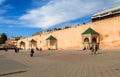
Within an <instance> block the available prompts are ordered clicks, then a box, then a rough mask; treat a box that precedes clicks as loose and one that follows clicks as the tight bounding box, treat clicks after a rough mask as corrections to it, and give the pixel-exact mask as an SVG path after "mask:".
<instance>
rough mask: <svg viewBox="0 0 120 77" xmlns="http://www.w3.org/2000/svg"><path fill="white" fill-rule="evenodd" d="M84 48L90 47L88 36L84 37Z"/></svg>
mask: <svg viewBox="0 0 120 77" xmlns="http://www.w3.org/2000/svg"><path fill="white" fill-rule="evenodd" d="M84 48H86V49H89V48H90V45H89V38H87V37H86V38H85V39H84Z"/></svg>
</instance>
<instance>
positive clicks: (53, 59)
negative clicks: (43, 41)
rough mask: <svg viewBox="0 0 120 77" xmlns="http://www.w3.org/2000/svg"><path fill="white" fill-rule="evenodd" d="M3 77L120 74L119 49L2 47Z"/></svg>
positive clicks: (0, 72)
mask: <svg viewBox="0 0 120 77" xmlns="http://www.w3.org/2000/svg"><path fill="white" fill-rule="evenodd" d="M0 77H120V50H99V51H98V52H97V54H96V55H91V54H90V51H80V50H66V51H60V50H59V51H43V52H38V51H36V52H35V54H34V57H30V52H29V51H27V50H24V51H23V50H22V51H20V52H19V53H14V51H12V50H11V51H8V52H5V51H0Z"/></svg>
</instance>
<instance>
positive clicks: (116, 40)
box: [18, 16, 120, 49]
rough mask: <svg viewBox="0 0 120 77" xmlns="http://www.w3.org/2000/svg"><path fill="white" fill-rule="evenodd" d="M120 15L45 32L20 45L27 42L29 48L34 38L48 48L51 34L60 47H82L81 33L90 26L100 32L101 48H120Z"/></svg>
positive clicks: (25, 40) (43, 47)
mask: <svg viewBox="0 0 120 77" xmlns="http://www.w3.org/2000/svg"><path fill="white" fill-rule="evenodd" d="M119 21H120V16H117V17H112V18H108V19H104V20H101V21H96V22H91V23H88V24H84V25H80V26H75V27H72V28H68V29H63V30H59V31H52V32H49V33H46V34H45V33H43V34H39V35H35V36H31V37H28V38H25V39H21V40H19V41H18V47H19V43H20V41H24V42H25V43H26V46H25V48H26V49H28V48H29V41H30V40H31V39H34V40H36V41H37V47H38V48H40V47H42V49H47V46H46V38H48V37H49V36H50V35H52V36H54V37H55V38H56V39H57V48H58V49H82V48H83V44H82V37H81V33H83V32H84V31H85V30H87V29H88V28H89V27H91V28H92V29H94V30H95V31H96V32H98V33H99V34H100V49H120V22H119Z"/></svg>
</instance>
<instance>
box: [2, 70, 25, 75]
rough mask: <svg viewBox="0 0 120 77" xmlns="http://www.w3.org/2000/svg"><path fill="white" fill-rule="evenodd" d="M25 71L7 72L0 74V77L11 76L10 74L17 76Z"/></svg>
mask: <svg viewBox="0 0 120 77" xmlns="http://www.w3.org/2000/svg"><path fill="white" fill-rule="evenodd" d="M24 72H27V71H15V72H9V73H4V74H0V76H6V75H12V74H18V73H24Z"/></svg>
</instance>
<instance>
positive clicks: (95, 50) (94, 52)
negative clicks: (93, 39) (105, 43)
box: [91, 43, 98, 54]
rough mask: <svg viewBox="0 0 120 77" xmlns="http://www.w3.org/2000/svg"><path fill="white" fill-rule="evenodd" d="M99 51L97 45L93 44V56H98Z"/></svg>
mask: <svg viewBox="0 0 120 77" xmlns="http://www.w3.org/2000/svg"><path fill="white" fill-rule="evenodd" d="M97 50H98V47H97V44H95V43H93V44H92V48H91V54H96V52H97Z"/></svg>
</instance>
